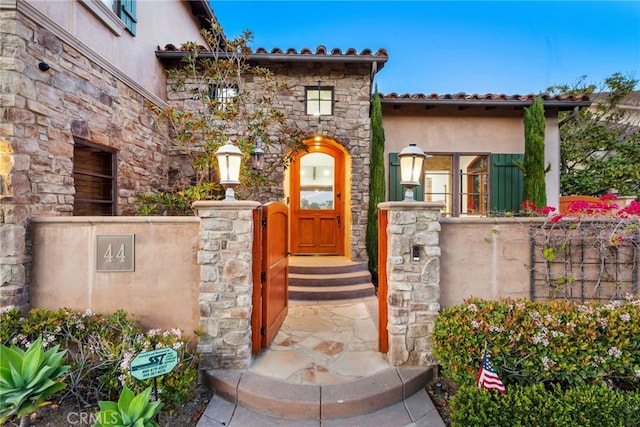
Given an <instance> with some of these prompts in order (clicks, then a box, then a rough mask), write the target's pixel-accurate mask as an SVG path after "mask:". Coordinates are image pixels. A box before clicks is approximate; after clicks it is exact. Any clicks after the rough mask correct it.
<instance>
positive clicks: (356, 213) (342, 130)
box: [167, 62, 371, 260]
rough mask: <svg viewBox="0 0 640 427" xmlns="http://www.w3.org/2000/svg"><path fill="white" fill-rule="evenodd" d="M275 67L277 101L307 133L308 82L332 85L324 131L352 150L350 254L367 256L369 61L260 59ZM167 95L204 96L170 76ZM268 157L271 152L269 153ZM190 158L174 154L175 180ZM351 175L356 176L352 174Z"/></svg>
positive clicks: (267, 191)
mask: <svg viewBox="0 0 640 427" xmlns="http://www.w3.org/2000/svg"><path fill="white" fill-rule="evenodd" d="M261 65H262V66H268V68H269V69H270V70H272V71H273V73H274V75H275V78H276V79H277V80H278V81H279V82H282V83H286V84H287V85H288V86H289V90H282V91H281V92H280V93H279V94H278V105H279V106H280V107H281V108H282V109H283V110H284V111H285V112H286V114H287V115H288V118H289V120H290V122H291V124H293V125H295V126H296V127H298V128H300V129H302V130H303V131H304V133H305V135H306V136H307V137H309V138H310V137H312V136H314V135H315V134H316V132H317V130H318V118H317V117H315V116H309V115H307V114H305V87H309V86H310V87H317V86H318V81H320V84H321V85H322V86H332V87H333V88H334V99H335V103H334V114H333V116H322V134H323V135H324V136H325V137H327V138H330V139H333V140H335V141H336V142H337V143H339V144H341V145H343V146H344V147H345V148H346V149H347V151H348V152H349V154H350V156H351V162H352V164H351V172H352V176H349V177H346V179H347V180H348V183H347V185H348V187H349V188H350V191H351V198H350V200H349V203H350V206H349V205H348V206H347V209H350V210H351V217H352V228H351V256H352V258H353V259H357V260H366V259H367V253H366V245H365V232H366V227H367V207H368V204H369V158H370V150H369V147H370V141H371V126H370V118H369V108H370V99H371V77H370V76H371V67H370V65H368V64H342V63H337V62H336V63H328V64H318V63H296V64H282V63H279V64H272V63H269V64H261ZM167 83H168V87H167V98H168V100H169V103H170V104H172V105H175V106H177V107H178V108H191V109H197V108H199V107H200V106H201V104H200V102H197V101H196V102H194V101H193V100H192V99H191V95H190V94H189V93H187V92H180V93H177V92H175V91H173V87H172V83H173V82H172V81H168V82H167ZM244 84H245V85H246V86H245V89H246V90H248V91H256V87H257V86H256V84H255V83H253V82H252V81H251V80H248V81H246V82H245V83H244ZM267 161H268V158H267ZM190 165H191V161H190V160H189V159H188V158H187V157H186V156H175V157H174V158H173V159H172V166H171V169H172V175H174V176H175V177H176V181H175V183H176V184H179V183H182V184H184V183H185V182H188V181H189V179H188V178H187V177H185V174H188V173H192V172H193V171H192V170H191V169H190V167H191V166H190ZM284 175H285V171H284V170H279V171H278V176H275V177H274V178H275V179H276V182H284ZM352 177H357V179H353V178H352ZM285 193H287V189H285V188H284V187H283V185H275V186H272V187H270V188H263V189H261V190H260V192H259V193H257V194H252V195H251V196H250V197H248V199H250V200H257V201H259V202H261V203H267V202H270V201H283V199H284V196H285Z"/></svg>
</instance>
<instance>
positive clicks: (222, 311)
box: [193, 201, 260, 369]
mask: <svg viewBox="0 0 640 427" xmlns="http://www.w3.org/2000/svg"><path fill="white" fill-rule="evenodd" d="M258 206H260V203H258V202H252V201H232V202H227V201H221V202H218V201H216V202H196V203H194V205H193V207H194V209H195V211H196V214H197V215H198V216H199V217H200V221H201V222H200V247H199V250H198V264H200V296H199V299H198V302H199V305H200V327H201V328H202V329H203V331H204V335H202V336H200V339H199V342H198V351H199V352H201V353H202V356H203V358H202V362H201V363H200V368H201V369H246V368H248V367H249V366H250V362H251V296H252V292H253V277H252V248H253V229H254V224H253V211H254V210H255V209H256V208H257V207H258Z"/></svg>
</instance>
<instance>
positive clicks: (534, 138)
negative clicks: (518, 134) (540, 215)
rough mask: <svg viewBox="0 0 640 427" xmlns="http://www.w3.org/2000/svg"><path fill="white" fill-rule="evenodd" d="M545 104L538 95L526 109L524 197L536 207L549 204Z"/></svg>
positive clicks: (522, 163)
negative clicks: (545, 153)
mask: <svg viewBox="0 0 640 427" xmlns="http://www.w3.org/2000/svg"><path fill="white" fill-rule="evenodd" d="M545 123H546V121H545V118H544V106H543V104H542V98H541V97H537V98H536V100H535V101H534V102H533V104H531V107H528V108H525V109H524V162H521V163H520V164H519V165H518V167H520V169H521V170H522V175H523V177H522V184H523V197H524V199H525V200H530V201H532V202H533V203H535V205H536V207H544V206H546V205H547V189H546V184H545V181H544V176H545V174H546V172H547V171H548V169H546V168H545V165H544V128H545Z"/></svg>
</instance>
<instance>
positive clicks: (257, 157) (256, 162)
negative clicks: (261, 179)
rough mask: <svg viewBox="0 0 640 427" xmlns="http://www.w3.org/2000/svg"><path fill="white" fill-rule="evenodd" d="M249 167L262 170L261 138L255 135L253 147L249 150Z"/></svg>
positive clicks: (262, 151)
mask: <svg viewBox="0 0 640 427" xmlns="http://www.w3.org/2000/svg"><path fill="white" fill-rule="evenodd" d="M251 169H253V170H254V171H258V172H262V171H263V170H264V150H263V149H262V138H260V137H257V138H256V142H255V147H254V149H253V151H252V152H251Z"/></svg>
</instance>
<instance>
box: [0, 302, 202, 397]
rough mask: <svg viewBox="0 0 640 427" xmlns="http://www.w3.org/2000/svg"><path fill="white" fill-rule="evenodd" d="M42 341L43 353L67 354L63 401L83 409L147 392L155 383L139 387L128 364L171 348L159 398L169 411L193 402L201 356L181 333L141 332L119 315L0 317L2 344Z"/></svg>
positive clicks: (11, 313) (39, 312) (14, 313)
mask: <svg viewBox="0 0 640 427" xmlns="http://www.w3.org/2000/svg"><path fill="white" fill-rule="evenodd" d="M39 335H42V342H43V345H44V346H45V347H47V346H51V345H60V347H61V348H66V349H67V350H68V351H67V363H69V365H70V366H71V368H70V370H69V373H68V382H69V387H68V389H67V391H66V393H65V394H64V395H62V396H61V400H63V399H66V398H68V397H70V396H71V397H73V398H75V399H76V400H77V402H78V403H79V404H80V405H82V406H89V405H93V404H96V403H97V402H98V401H99V400H113V399H114V398H115V397H116V396H118V395H119V393H120V390H121V389H122V387H123V386H128V387H129V388H130V389H131V390H133V391H134V392H139V391H142V390H144V389H145V388H146V387H149V386H150V385H151V383H152V382H153V379H149V380H146V381H138V380H136V379H134V378H132V377H131V375H130V373H129V363H130V361H131V359H133V357H135V356H136V355H137V354H138V353H140V352H143V351H149V350H153V349H155V348H161V347H172V348H174V349H175V350H176V351H177V352H178V365H177V366H176V368H175V369H174V370H173V371H172V372H170V373H168V374H166V375H163V376H162V377H159V378H158V388H159V398H160V399H161V400H162V401H163V402H165V404H166V405H167V406H168V407H173V406H176V405H178V404H179V403H181V402H184V401H187V400H189V399H190V398H191V390H192V388H193V386H194V384H195V382H196V379H197V372H198V363H199V361H200V359H199V355H198V354H197V352H196V351H195V348H194V346H193V345H192V344H193V343H192V338H191V337H189V336H184V335H183V333H182V331H181V330H179V329H172V330H168V331H161V330H158V329H152V330H149V331H145V330H144V329H143V328H142V327H141V326H140V324H139V323H138V320H137V319H136V318H135V317H133V316H131V315H129V314H127V313H125V312H124V311H122V310H119V311H117V312H115V313H113V314H111V315H109V316H105V315H100V314H95V313H92V312H91V311H88V310H87V311H85V312H78V311H74V310H69V309H60V310H57V311H51V310H45V309H33V310H31V311H30V312H29V315H28V316H27V317H24V318H21V317H20V312H19V311H18V310H4V311H2V312H0V342H1V343H3V344H5V345H11V344H15V345H22V346H27V345H28V344H29V343H30V342H32V341H33V340H35V339H36V337H37V336H39Z"/></svg>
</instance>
